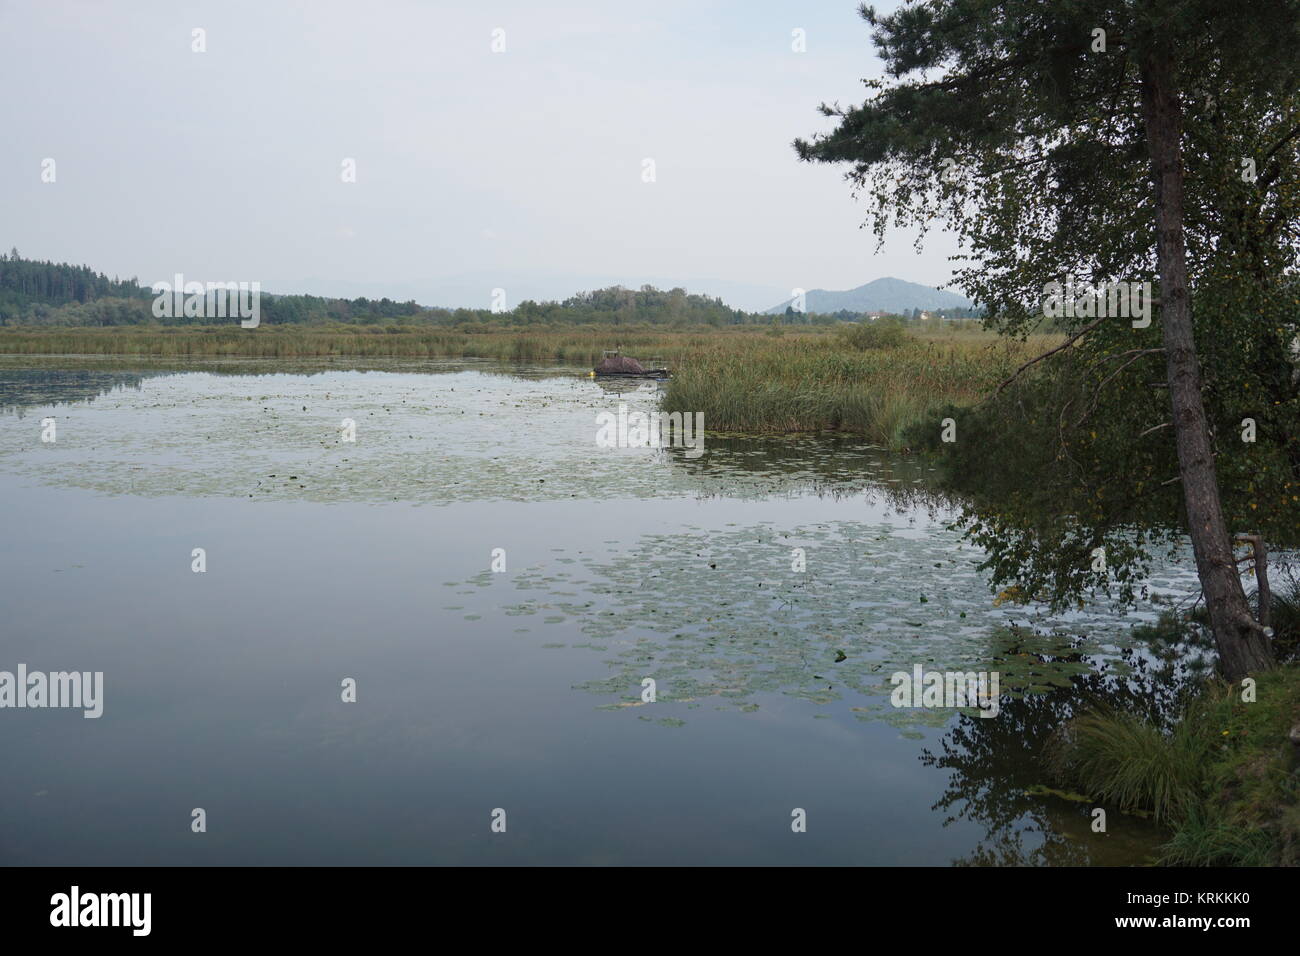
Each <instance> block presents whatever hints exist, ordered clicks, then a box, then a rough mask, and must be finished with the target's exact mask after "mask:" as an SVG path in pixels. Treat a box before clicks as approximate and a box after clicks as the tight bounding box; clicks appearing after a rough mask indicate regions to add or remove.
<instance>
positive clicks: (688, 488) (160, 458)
mask: <svg viewBox="0 0 1300 956" xmlns="http://www.w3.org/2000/svg"><path fill="white" fill-rule="evenodd" d="M660 387H661V386H659V385H658V384H656V383H653V382H637V381H631V382H627V381H625V382H618V383H613V384H611V383H608V382H605V381H596V380H593V379H591V378H589V377H587V376H586V370H585V369H575V368H563V367H554V366H514V365H503V364H500V363H494V362H488V361H473V360H465V361H450V360H448V361H417V360H405V361H399V360H393V361H369V362H365V363H352V362H347V361H345V360H339V361H337V362H330V361H327V360H320V361H315V362H302V361H294V362H293V363H292V364H289V363H283V362H281V363H268V362H266V361H240V360H227V361H211V362H203V363H199V362H195V363H188V364H178V363H175V362H161V361H159V362H151V361H149V360H147V359H94V358H84V359H82V358H59V359H38V358H32V357H21V358H18V357H12V358H7V359H0V501H3V503H4V504H3V516H4V517H3V527H4V531H5V539H6V545H7V546H6V547H5V548H4V549H3V551H2V552H0V580H3V582H4V586H3V591H2V592H0V621H2V622H3V624H2V628H3V639H2V640H0V670H7V671H14V670H15V669H16V668H17V666H18V665H19V664H20V663H21V664H25V665H26V667H27V669H28V670H29V671H33V670H38V671H45V672H53V671H63V670H76V671H82V672H96V671H102V672H103V675H104V676H103V688H104V689H103V715H102V716H101V717H99V718H98V719H85V718H83V716H82V712H81V711H80V710H75V709H52V708H47V709H5V710H0V740H2V741H3V748H4V753H5V757H6V759H5V773H4V774H3V775H0V805H3V807H4V810H3V812H2V814H0V862H2V863H4V864H8V865H14V864H28V865H31V864H40V865H54V864H59V865H104V864H302V865H311V864H535V863H551V864H626V865H653V864H712V863H716V864H724V863H726V864H864V865H911V864H925V865H946V864H967V865H983V864H1006V863H1021V864H1030V865H1052V864H1125V863H1140V862H1144V861H1146V860H1148V859H1149V857H1150V855H1151V852H1152V850H1153V848H1154V847H1155V846H1156V845H1157V844H1158V843H1159V842H1160V841H1161V840H1162V839H1163V838H1164V837H1163V836H1162V834H1161V832H1160V831H1158V830H1156V829H1155V828H1154V827H1152V826H1151V825H1150V824H1149V823H1148V822H1147V821H1146V820H1145V819H1142V818H1140V817H1136V816H1129V815H1124V814H1121V813H1119V812H1118V811H1117V810H1112V811H1110V812H1109V815H1108V828H1107V832H1105V833H1094V832H1092V829H1091V822H1092V816H1091V810H1092V804H1091V803H1089V802H1086V801H1082V800H1078V799H1071V797H1072V796H1073V795H1069V794H1061V793H1059V792H1058V793H1051V792H1047V790H1045V789H1044V788H1048V787H1051V786H1052V784H1051V782H1050V781H1049V780H1046V779H1045V778H1044V775H1043V773H1042V771H1041V770H1040V769H1039V765H1038V762H1037V759H1036V757H1037V754H1038V751H1039V748H1040V747H1041V746H1042V744H1043V741H1044V740H1045V739H1046V736H1047V735H1048V734H1049V733H1050V732H1051V731H1052V730H1053V729H1054V728H1055V727H1056V726H1058V725H1059V723H1060V722H1061V720H1062V714H1063V713H1065V712H1066V708H1068V706H1069V704H1070V703H1071V702H1073V701H1075V700H1077V699H1078V697H1079V695H1080V693H1081V692H1092V693H1096V694H1104V693H1105V688H1106V686H1107V682H1108V681H1111V682H1113V681H1116V680H1118V681H1125V680H1133V679H1135V676H1134V675H1135V674H1136V673H1138V672H1139V671H1140V670H1141V668H1142V666H1143V663H1144V661H1145V658H1144V657H1143V653H1142V652H1141V650H1140V649H1135V648H1134V646H1133V645H1134V641H1133V639H1132V638H1131V636H1130V635H1129V629H1130V628H1131V626H1132V625H1133V624H1134V623H1140V622H1151V621H1153V620H1155V618H1156V616H1157V614H1158V612H1159V610H1160V608H1161V606H1162V605H1163V603H1165V602H1168V601H1172V600H1178V599H1182V598H1185V597H1187V596H1188V595H1189V594H1195V593H1196V591H1197V588H1198V586H1197V583H1196V577H1195V574H1194V572H1193V571H1192V570H1190V569H1191V567H1192V565H1191V564H1190V562H1187V561H1180V562H1174V563H1173V564H1170V565H1169V566H1167V567H1165V566H1161V568H1160V570H1159V571H1158V573H1157V574H1155V575H1154V576H1153V577H1152V579H1151V581H1150V582H1149V599H1148V600H1146V601H1145V602H1144V603H1143V604H1142V605H1140V606H1139V607H1138V608H1137V609H1135V610H1130V611H1128V612H1127V613H1123V612H1119V611H1117V610H1115V609H1113V608H1112V607H1110V606H1109V605H1107V604H1106V603H1105V602H1097V603H1094V604H1088V605H1086V606H1084V607H1083V608H1081V609H1080V610H1077V611H1075V612H1072V613H1069V614H1064V615H1055V616H1054V615H1051V614H1048V613H1046V611H1045V610H1044V609H1043V608H1040V607H1037V606H1035V605H1032V604H1031V605H1017V604H1013V603H1010V602H1006V601H1003V602H1000V603H999V602H998V601H996V600H995V597H994V595H993V594H992V593H991V592H990V590H989V587H988V582H987V578H986V577H985V575H984V574H983V573H982V572H981V571H979V570H978V568H977V564H978V563H979V560H980V553H979V552H978V551H977V550H976V549H974V548H972V547H970V546H969V545H967V544H964V543H963V542H962V541H961V539H960V535H959V533H958V532H957V531H956V530H954V529H953V528H952V527H951V525H952V521H953V519H954V518H955V517H956V515H957V514H958V510H957V507H958V506H957V505H956V504H955V503H953V502H950V501H948V500H946V499H945V498H944V497H943V496H942V495H938V494H936V493H935V492H934V490H933V488H932V478H933V475H932V473H931V471H930V470H929V467H928V466H927V465H926V464H925V463H924V462H921V461H918V460H915V459H909V458H907V457H905V456H896V455H895V456H891V455H889V454H887V453H886V452H884V451H883V450H881V449H879V448H874V447H871V446H869V445H866V444H864V443H862V442H860V441H856V440H854V439H852V438H850V437H844V436H830V437H798V438H789V439H779V440H778V439H766V440H764V439H755V438H742V437H723V436H715V435H712V434H710V435H708V436H707V437H706V439H705V443H704V453H703V454H702V455H700V456H699V457H695V458H692V457H688V455H687V453H686V451H687V450H686V449H680V448H666V449H653V448H635V447H634V448H603V447H599V446H598V445H597V443H596V441H595V436H596V415H597V414H598V413H599V412H602V411H611V412H612V411H616V410H617V409H618V406H619V405H620V404H624V405H626V406H627V407H628V409H631V410H634V411H635V410H640V411H650V410H653V409H654V407H655V403H656V401H657V396H658V394H659V392H658V389H659V388H660ZM49 419H53V422H54V435H53V438H54V440H53V441H43V440H42V434H43V432H46V431H47V428H48V420H49ZM344 420H350V421H351V422H352V423H353V424H354V427H355V440H354V441H348V440H345V438H346V437H347V435H346V431H345V425H344ZM706 426H707V422H706ZM195 549H202V560H203V562H204V566H205V569H204V570H203V571H202V572H201V573H200V572H196V571H195V570H193V568H194V566H195V563H196V561H197V560H198V559H196V557H195V556H194V552H195ZM494 565H495V566H496V570H494ZM916 665H921V666H922V667H923V668H925V669H927V670H940V671H962V672H968V671H995V672H997V673H999V674H1000V676H1001V693H1002V697H1001V700H1000V707H999V712H998V713H997V716H996V717H993V718H992V719H989V718H986V717H983V716H980V714H979V711H978V709H972V708H968V709H965V710H959V709H956V708H917V709H910V708H897V707H894V706H892V704H891V697H890V695H891V690H892V684H891V682H890V675H891V674H892V673H894V672H896V671H904V672H908V673H910V672H912V671H913V668H914V667H915V666H916ZM647 680H652V681H653V682H654V695H653V696H654V699H653V701H647V700H646V699H644V697H643V691H645V690H646V685H645V683H644V682H645V681H647ZM347 681H351V682H354V686H355V701H345V700H344V699H343V698H344V696H346V692H345V689H344V683H345V682H347ZM196 808H201V809H202V810H203V811H204V814H205V818H206V832H201V833H196V832H193V830H192V827H191V823H192V819H193V811H194V810H195V809H196ZM796 810H802V811H803V813H804V814H805V817H806V832H794V829H793V828H792V820H793V819H794V816H793V814H794V813H795V811H796ZM494 811H504V815H502V814H500V813H495V814H494ZM502 816H504V820H505V832H494V829H493V821H494V819H497V820H499V819H501V818H502Z"/></svg>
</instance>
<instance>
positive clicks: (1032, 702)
mask: <svg viewBox="0 0 1300 956" xmlns="http://www.w3.org/2000/svg"><path fill="white" fill-rule="evenodd" d="M1015 650H1016V649H1015V648H1014V647H1011V648H1008V653H1015ZM1122 655H1123V663H1125V664H1127V665H1128V666H1129V667H1131V668H1132V671H1131V673H1129V674H1126V675H1123V676H1121V675H1119V674H1116V673H1114V672H1113V671H1112V670H1109V669H1105V668H1104V667H1099V668H1098V669H1096V670H1094V671H1093V672H1091V673H1088V674H1084V675H1080V676H1076V677H1074V678H1073V679H1072V684H1071V686H1069V687H1058V688H1054V689H1052V690H1050V691H1048V692H1047V693H1044V694H1038V695H1033V696H1027V697H1025V698H1024V699H1022V700H1009V699H1007V698H1006V697H1005V696H1004V697H1003V699H1002V703H1001V709H1000V712H999V713H998V715H997V716H996V717H992V718H985V717H979V716H967V715H965V714H963V715H961V717H960V718H959V720H958V722H957V723H956V724H955V725H954V726H953V727H952V729H951V730H950V731H949V732H948V733H946V734H945V735H944V737H943V739H942V742H941V747H942V752H941V753H939V754H935V753H932V752H931V751H930V750H928V749H927V750H925V751H923V752H922V754H921V757H920V760H921V762H922V764H924V765H925V766H929V767H935V768H937V769H940V770H947V771H948V773H949V779H948V784H947V787H946V789H945V791H944V793H943V796H942V797H941V798H940V799H939V801H938V802H937V803H935V804H934V806H933V807H932V809H934V810H942V811H944V812H945V813H946V814H947V816H946V818H945V820H944V825H945V826H947V825H948V824H950V823H952V822H954V821H957V820H964V821H968V822H971V823H976V824H979V825H980V826H982V827H984V829H985V831H986V836H985V838H984V839H983V840H982V841H981V842H980V845H979V846H978V847H977V848H976V849H974V850H973V851H971V852H970V853H969V854H967V855H966V856H964V857H960V858H958V859H956V860H954V861H953V862H954V865H958V866H1081V865H1121V864H1125V863H1136V862H1141V861H1143V860H1145V859H1148V858H1149V856H1150V854H1151V851H1152V850H1153V849H1154V848H1155V846H1156V845H1158V844H1159V843H1160V842H1162V841H1163V840H1164V839H1165V838H1166V836H1165V834H1163V832H1162V831H1160V830H1159V829H1158V828H1157V827H1155V826H1154V825H1153V824H1151V823H1149V822H1148V821H1147V820H1145V819H1142V818H1140V817H1136V816H1133V815H1127V814H1121V813H1120V812H1119V811H1118V810H1117V809H1116V808H1115V807H1113V806H1109V805H1106V804H1103V803H1098V802H1095V801H1092V800H1088V801H1085V802H1074V801H1071V800H1067V799H1064V798H1062V797H1056V796H1047V795H1034V796H1031V795H1028V794H1026V790H1028V789H1030V788H1032V787H1035V786H1042V785H1046V786H1049V787H1055V786H1057V784H1055V783H1054V782H1053V781H1051V780H1049V779H1047V774H1046V771H1045V770H1043V769H1042V768H1043V749H1044V746H1045V744H1046V742H1047V740H1048V738H1049V737H1050V736H1051V734H1052V732H1053V731H1054V730H1056V729H1057V728H1058V727H1059V726H1061V724H1062V723H1063V722H1065V721H1066V720H1068V719H1070V718H1071V717H1073V716H1074V715H1075V714H1076V713H1078V712H1079V711H1080V710H1081V709H1084V708H1087V707H1089V706H1092V705H1097V704H1110V705H1112V706H1116V707H1121V708H1124V709H1130V710H1134V711H1136V712H1140V713H1144V714H1146V715H1148V716H1149V717H1150V718H1151V719H1152V720H1154V721H1156V722H1158V723H1159V724H1161V725H1167V724H1168V722H1169V721H1170V720H1171V719H1172V718H1173V717H1175V716H1176V715H1177V714H1178V713H1179V712H1180V711H1181V709H1182V707H1183V706H1184V704H1185V702H1186V700H1187V696H1188V695H1189V694H1190V693H1191V692H1192V690H1193V679H1192V678H1191V676H1190V675H1189V674H1187V673H1185V672H1183V671H1181V670H1178V669H1177V668H1176V667H1175V666H1171V665H1169V664H1164V663H1161V664H1153V663H1152V662H1151V661H1150V659H1149V658H1147V657H1144V656H1143V655H1141V654H1140V653H1139V652H1135V651H1132V650H1125V651H1123V652H1122ZM1044 659H1045V660H1049V661H1063V660H1064V661H1070V662H1084V663H1090V660H1089V658H1087V657H1085V656H1083V655H1079V654H1075V655H1070V656H1069V657H1064V658H1061V657H1057V658H1050V657H1046V658H1044ZM1097 806H1102V807H1104V808H1105V809H1106V819H1107V831H1108V832H1107V833H1093V832H1092V810H1093V808H1094V807H1097Z"/></svg>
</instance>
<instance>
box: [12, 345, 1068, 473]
mask: <svg viewBox="0 0 1300 956" xmlns="http://www.w3.org/2000/svg"><path fill="white" fill-rule="evenodd" d="M1051 341H1052V340H1051V339H1050V338H1049V337H1047V336H1042V337H1039V338H1038V339H1036V340H1035V339H1031V340H1030V341H1029V342H1024V343H1022V342H1012V341H1005V340H1002V339H999V338H998V337H997V336H994V335H992V334H990V333H971V332H969V331H967V332H956V333H954V332H949V331H945V330H936V331H935V332H933V333H930V334H925V333H917V332H915V331H913V332H910V333H909V334H907V335H906V336H904V340H903V341H902V342H901V343H894V344H893V345H892V346H891V347H888V348H865V349H863V348H855V347H853V346H852V345H850V344H849V343H848V341H847V340H846V338H845V336H844V335H842V334H841V335H836V334H831V331H830V330H826V329H813V330H804V329H797V330H796V329H786V330H785V331H784V332H783V334H780V335H772V334H769V333H768V332H767V331H766V330H764V329H763V328H761V327H754V326H748V327H738V328H724V329H701V330H694V331H669V330H661V329H654V328H628V327H625V326H618V327H613V326H608V327H582V328H573V327H570V328H558V329H556V328H548V329H542V330H537V331H533V330H529V331H526V332H520V331H517V330H506V329H483V330H470V331H466V330H459V329H457V330H452V329H443V328H422V327H412V326H402V325H378V326H311V327H302V326H269V325H268V326H262V327H261V328H259V329H257V330H247V329H241V328H239V327H238V326H233V327H232V326H230V325H225V326H220V327H211V326H202V327H196V326H185V327H177V326H126V327H118V328H55V329H39V330H37V329H0V353H9V354H23V355H37V354H40V355H117V356H151V357H163V358H166V357H172V358H177V359H188V358H200V359H201V358H218V357H226V356H232V357H233V356H246V357H253V358H272V359H273V358H286V359H288V358H304V357H338V358H348V357H354V358H381V357H388V356H391V357H413V358H462V357H463V358H489V359H498V360H501V361H507V362H519V363H549V362H559V363H563V364H567V365H571V366H575V367H579V368H584V367H585V368H590V367H592V366H593V365H595V364H596V363H597V362H598V361H599V360H600V357H601V352H602V351H603V350H605V349H608V348H612V347H614V346H615V345H618V346H621V347H622V350H623V352H624V354H628V355H632V356H634V357H636V358H637V359H639V360H641V361H642V362H643V363H650V362H657V361H663V362H665V363H667V364H668V365H669V366H670V367H672V368H673V370H674V373H673V378H672V380H671V381H670V382H669V383H668V386H667V390H666V393H665V396H664V408H665V410H666V411H670V412H671V411H681V412H702V413H703V414H704V422H705V427H706V428H708V429H709V430H710V431H716V432H735V433H747V434H781V433H787V432H800V431H820V430H838V431H848V432H854V433H857V434H861V435H864V436H866V437H867V438H868V439H869V440H871V441H874V442H877V443H879V444H882V445H886V446H889V447H893V448H898V447H902V446H904V445H905V443H906V438H905V436H906V434H907V432H908V430H909V429H910V428H912V427H914V426H916V425H917V424H918V423H924V422H927V421H928V420H929V419H931V418H934V416H935V413H936V412H937V411H938V410H939V409H940V408H942V407H943V406H945V405H948V404H968V403H972V402H975V401H977V400H979V399H980V398H982V397H984V396H985V395H987V394H989V392H990V391H992V390H993V389H994V388H996V387H997V385H998V383H999V382H1001V381H1002V380H1003V379H1004V378H1006V377H1007V376H1008V375H1010V374H1011V372H1012V371H1014V370H1015V368H1017V367H1018V366H1019V365H1020V364H1022V363H1023V362H1025V361H1027V360H1028V359H1029V358H1030V357H1032V356H1033V355H1035V354H1039V353H1041V352H1042V351H1045V350H1046V349H1047V348H1048V347H1050V344H1051ZM934 424H935V427H938V420H937V419H935V421H934Z"/></svg>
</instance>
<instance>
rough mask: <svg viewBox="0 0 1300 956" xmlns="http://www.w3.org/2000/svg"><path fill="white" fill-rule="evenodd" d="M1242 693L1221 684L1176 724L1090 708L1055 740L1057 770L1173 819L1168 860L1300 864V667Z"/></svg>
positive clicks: (1126, 805)
mask: <svg viewBox="0 0 1300 956" xmlns="http://www.w3.org/2000/svg"><path fill="white" fill-rule="evenodd" d="M1289 596H1290V598H1291V599H1295V598H1296V595H1295V594H1291V595H1289ZM1242 697H1243V692H1242V688H1241V687H1240V686H1237V685H1235V684H1223V683H1219V682H1214V683H1211V684H1209V685H1207V687H1206V688H1205V690H1204V691H1203V692H1202V693H1201V694H1200V695H1199V696H1198V697H1196V698H1194V699H1192V701H1191V703H1190V704H1189V705H1188V706H1187V707H1186V709H1185V710H1184V712H1183V714H1182V716H1181V718H1180V719H1179V720H1178V721H1177V722H1176V723H1174V724H1173V726H1161V725H1160V724H1158V723H1157V722H1156V721H1155V720H1153V719H1152V717H1151V716H1150V714H1148V713H1143V712H1138V711H1136V710H1134V711H1129V710H1119V709H1116V708H1114V707H1096V708H1093V709H1091V710H1084V711H1082V712H1081V713H1080V714H1079V715H1078V716H1076V717H1075V718H1073V719H1072V720H1070V721H1068V722H1067V723H1066V724H1064V725H1062V727H1061V728H1060V730H1058V731H1057V732H1056V734H1055V735H1054V736H1053V738H1052V739H1051V742H1050V744H1049V747H1048V748H1047V752H1046V754H1045V759H1046V761H1047V765H1048V768H1049V769H1050V770H1051V771H1052V772H1054V774H1055V775H1056V777H1057V779H1059V780H1060V781H1061V782H1062V783H1063V784H1065V785H1068V786H1070V787H1073V788H1075V789H1077V790H1080V791H1083V792H1085V793H1088V794H1090V795H1092V796H1093V797H1094V798H1096V799H1100V800H1108V801H1113V802H1114V803H1115V804H1116V805H1117V806H1119V807H1120V808H1121V809H1124V810H1136V811H1146V812H1150V813H1152V814H1153V815H1154V816H1155V817H1156V818H1157V819H1158V820H1160V821H1161V822H1163V823H1165V824H1167V825H1168V826H1170V827H1171V828H1172V831H1173V833H1172V836H1171V839H1170V840H1169V842H1168V843H1167V844H1166V845H1165V846H1164V848H1163V855H1162V859H1161V862H1162V863H1164V864H1167V865H1176V866H1225V865H1227V866H1265V865H1292V866H1293V865H1296V864H1298V863H1300V775H1298V774H1297V770H1296V755H1295V752H1294V751H1295V748H1294V746H1293V745H1292V743H1291V741H1290V739H1289V735H1290V732H1291V728H1293V727H1295V726H1296V725H1297V724H1300V667H1296V666H1294V665H1292V666H1284V667H1279V668H1277V669H1274V670H1270V671H1267V672H1264V673H1262V674H1260V675H1259V676H1258V677H1257V686H1256V688H1255V699H1254V700H1252V701H1247V700H1243V699H1242Z"/></svg>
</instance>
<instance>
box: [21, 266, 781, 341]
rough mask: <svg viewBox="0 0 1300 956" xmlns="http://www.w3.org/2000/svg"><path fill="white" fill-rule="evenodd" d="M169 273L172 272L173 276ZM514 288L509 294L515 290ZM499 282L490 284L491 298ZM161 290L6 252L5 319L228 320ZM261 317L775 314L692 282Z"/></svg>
mask: <svg viewBox="0 0 1300 956" xmlns="http://www.w3.org/2000/svg"><path fill="white" fill-rule="evenodd" d="M168 278H170V277H168ZM508 291H509V290H506V294H507V296H508ZM491 292H492V290H490V289H485V290H484V300H485V302H486V301H489V299H490V295H491ZM153 300H154V293H153V291H152V290H151V288H150V287H149V286H142V285H140V283H139V282H138V281H137V280H136V279H134V278H132V279H116V278H115V279H109V278H108V277H107V276H105V275H104V274H103V273H97V272H95V271H94V270H93V269H91V268H89V267H87V266H74V265H70V264H68V263H53V262H38V261H36V260H32V259H24V258H22V257H21V256H19V255H18V251H17V250H16V249H15V250H14V251H13V253H12V254H10V255H0V325H3V326H25V327H31V326H62V327H69V326H113V325H139V324H147V323H161V324H166V325H194V324H208V323H212V322H222V321H229V320H225V319H207V318H192V317H185V316H180V317H175V318H162V319H158V318H155V317H154V315H153ZM260 312H261V321H263V322H267V323H273V324H275V323H281V324H326V323H348V324H353V323H355V324H365V325H373V324H380V323H389V322H398V323H402V324H430V325H453V326H454V325H466V324H475V323H491V324H493V325H498V326H500V325H515V326H524V325H539V324H551V323H554V324H592V325H596V324H600V325H611V324H612V325H623V324H633V323H637V324H640V323H646V324H653V325H665V326H700V325H712V326H721V325H735V324H743V323H748V322H762V323H764V324H766V323H768V322H770V321H771V319H769V318H763V317H760V316H755V315H751V314H750V313H746V312H743V311H741V310H739V309H733V308H731V307H730V306H728V305H727V304H726V303H724V302H723V301H722V300H721V299H718V298H713V297H709V296H703V295H695V294H692V293H689V292H687V291H686V290H685V289H670V290H667V291H664V290H660V289H655V288H653V287H651V286H642V287H641V288H640V289H638V290H633V289H625V288H622V287H618V286H616V287H612V288H608V289H599V290H596V291H594V292H581V293H578V294H576V295H572V296H570V297H569V298H567V299H565V300H564V301H563V302H533V301H528V300H526V301H524V302H520V303H514V302H510V301H509V300H508V298H507V300H506V301H505V302H503V303H501V308H499V309H497V310H493V309H489V308H483V309H443V308H425V307H423V306H421V305H419V304H417V303H416V302H415V301H413V300H412V301H407V302H395V301H393V300H392V299H388V298H383V299H367V298H358V299H335V298H324V297H321V296H314V295H271V294H269V293H265V292H263V293H261V296H260Z"/></svg>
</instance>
